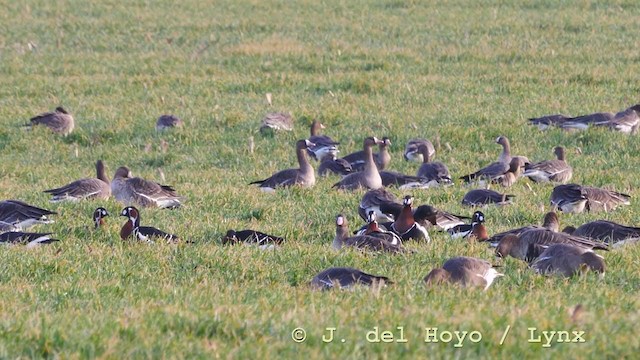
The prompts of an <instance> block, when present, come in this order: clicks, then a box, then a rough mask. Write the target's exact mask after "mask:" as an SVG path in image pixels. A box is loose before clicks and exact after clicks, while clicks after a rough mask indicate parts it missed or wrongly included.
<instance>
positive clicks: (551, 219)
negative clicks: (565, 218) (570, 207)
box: [487, 211, 560, 247]
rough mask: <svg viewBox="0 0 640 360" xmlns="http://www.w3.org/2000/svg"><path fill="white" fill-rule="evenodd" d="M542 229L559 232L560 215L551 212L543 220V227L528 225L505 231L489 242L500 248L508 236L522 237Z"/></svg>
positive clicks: (492, 237) (494, 236)
mask: <svg viewBox="0 0 640 360" xmlns="http://www.w3.org/2000/svg"><path fill="white" fill-rule="evenodd" d="M540 228H543V229H549V230H551V231H554V232H558V230H559V229H560V220H559V219H558V214H556V213H555V212H554V211H550V212H548V213H546V214H545V215H544V218H543V220H542V227H540V226H538V225H527V226H523V227H519V228H515V229H511V230H507V231H503V232H501V233H497V234H494V235H493V236H491V238H489V239H488V240H487V241H488V242H490V243H491V246H493V247H496V246H498V243H500V240H502V238H504V237H505V236H507V235H520V234H522V233H523V232H525V231H527V230H533V229H540Z"/></svg>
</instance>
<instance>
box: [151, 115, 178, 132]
mask: <svg viewBox="0 0 640 360" xmlns="http://www.w3.org/2000/svg"><path fill="white" fill-rule="evenodd" d="M182 125H184V121H182V119H180V118H179V117H177V116H175V115H166V114H165V115H160V117H159V118H158V120H157V121H156V131H162V130H165V129H170V128H174V127H181V126H182Z"/></svg>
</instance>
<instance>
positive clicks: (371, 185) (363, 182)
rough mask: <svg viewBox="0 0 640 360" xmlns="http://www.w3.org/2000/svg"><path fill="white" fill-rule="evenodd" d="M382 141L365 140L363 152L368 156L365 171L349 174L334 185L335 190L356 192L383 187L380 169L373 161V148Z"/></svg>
mask: <svg viewBox="0 0 640 360" xmlns="http://www.w3.org/2000/svg"><path fill="white" fill-rule="evenodd" d="M379 143H380V140H378V139H377V138H375V137H368V138H366V139H364V142H363V150H364V153H365V154H366V161H365V165H364V170H363V171H361V172H356V173H353V174H349V175H347V176H345V177H344V178H342V180H340V181H339V182H337V183H335V184H333V187H334V188H338V189H348V190H355V189H360V188H365V189H378V188H381V187H382V178H381V177H380V173H379V172H378V167H377V166H376V163H375V162H374V161H373V150H372V147H373V146H374V145H375V144H379Z"/></svg>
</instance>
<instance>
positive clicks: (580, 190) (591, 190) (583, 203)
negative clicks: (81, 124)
mask: <svg viewBox="0 0 640 360" xmlns="http://www.w3.org/2000/svg"><path fill="white" fill-rule="evenodd" d="M630 199H631V196H630V195H627V194H623V193H619V192H617V191H613V190H607V189H601V188H597V187H593V186H581V185H577V184H566V185H558V186H556V187H555V188H553V191H552V192H551V200H550V201H551V205H553V206H555V207H557V208H559V209H560V210H562V211H563V212H567V213H581V212H583V211H584V210H585V209H586V210H587V211H605V212H608V211H611V210H614V209H615V208H617V207H618V206H619V205H630V204H631V202H630Z"/></svg>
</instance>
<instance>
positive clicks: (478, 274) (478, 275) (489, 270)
mask: <svg viewBox="0 0 640 360" xmlns="http://www.w3.org/2000/svg"><path fill="white" fill-rule="evenodd" d="M499 276H504V274H501V273H499V272H498V271H497V270H496V269H495V268H494V267H493V265H491V263H490V262H488V261H486V260H482V259H476V258H472V257H466V256H460V257H454V258H451V259H449V260H447V261H445V263H444V264H443V265H442V267H441V268H436V269H433V270H431V272H429V274H427V276H425V278H424V282H425V283H426V285H427V286H432V285H437V284H442V283H446V282H449V283H457V284H460V285H462V286H464V287H482V288H484V290H487V289H488V288H489V286H491V284H493V281H494V280H495V278H496V277H499Z"/></svg>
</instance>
